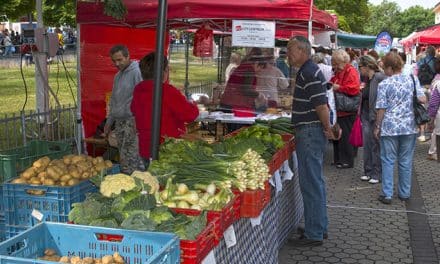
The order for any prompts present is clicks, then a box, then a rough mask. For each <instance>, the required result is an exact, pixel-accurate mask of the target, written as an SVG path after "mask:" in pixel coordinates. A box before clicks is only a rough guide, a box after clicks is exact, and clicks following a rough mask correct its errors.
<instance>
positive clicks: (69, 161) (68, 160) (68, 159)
mask: <svg viewBox="0 0 440 264" xmlns="http://www.w3.org/2000/svg"><path fill="white" fill-rule="evenodd" d="M73 156H74V155H72V154H69V155H66V156H64V157H63V163H64V164H66V165H70V164H72V158H73Z"/></svg>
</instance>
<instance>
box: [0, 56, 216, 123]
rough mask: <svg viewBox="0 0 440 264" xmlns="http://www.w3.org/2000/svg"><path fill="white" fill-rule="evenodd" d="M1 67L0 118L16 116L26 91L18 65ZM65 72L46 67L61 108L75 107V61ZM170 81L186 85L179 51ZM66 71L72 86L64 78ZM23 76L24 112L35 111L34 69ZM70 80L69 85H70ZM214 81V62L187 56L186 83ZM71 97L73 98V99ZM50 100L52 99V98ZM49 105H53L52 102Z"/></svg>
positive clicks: (57, 66) (173, 60)
mask: <svg viewBox="0 0 440 264" xmlns="http://www.w3.org/2000/svg"><path fill="white" fill-rule="evenodd" d="M1 65H2V64H0V98H1V102H2V103H1V104H0V117H1V116H3V114H7V113H18V112H19V111H21V109H22V108H23V104H24V102H25V100H26V89H25V86H24V83H23V78H22V76H21V72H20V67H19V66H10V67H5V66H1ZM65 65H66V70H64V67H63V65H62V64H61V63H57V61H53V62H52V64H50V65H49V67H50V68H49V85H50V87H51V88H52V89H53V91H54V92H55V93H56V94H57V95H58V98H59V101H60V103H61V104H62V105H66V104H74V102H75V101H76V95H77V85H76V61H75V60H71V61H68V62H65ZM170 68H171V72H170V81H171V83H172V84H173V85H175V86H176V87H178V88H183V86H184V82H185V55H184V52H183V51H182V50H181V51H179V52H173V53H172V54H171V62H170ZM66 72H68V73H69V74H70V76H71V78H72V79H73V80H74V83H73V82H72V81H71V80H70V77H69V78H68V77H67V76H66ZM23 74H24V78H25V80H26V84H27V94H28V99H27V103H26V107H25V110H34V109H35V66H34V65H31V66H23ZM68 80H69V81H70V86H69V82H68ZM216 80H217V64H216V62H215V61H213V60H206V59H204V60H203V61H202V60H201V59H200V58H195V57H193V56H192V55H190V58H189V82H190V86H191V85H198V84H200V83H202V82H207V81H216ZM72 94H73V96H72ZM51 98H52V96H51ZM51 100H52V101H51V105H55V102H54V101H53V99H51Z"/></svg>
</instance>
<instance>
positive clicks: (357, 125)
mask: <svg viewBox="0 0 440 264" xmlns="http://www.w3.org/2000/svg"><path fill="white" fill-rule="evenodd" d="M360 110H361V108H360V107H359V108H358V112H357V115H356V119H355V120H354V123H353V127H352V128H351V132H350V137H349V138H348V142H349V143H350V144H351V145H352V146H353V147H362V146H363V145H364V142H363V140H362V122H361V115H360V112H361V111H360Z"/></svg>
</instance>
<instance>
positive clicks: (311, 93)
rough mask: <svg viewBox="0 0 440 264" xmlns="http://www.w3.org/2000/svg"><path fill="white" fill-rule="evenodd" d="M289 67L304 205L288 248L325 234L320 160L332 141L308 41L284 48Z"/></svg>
mask: <svg viewBox="0 0 440 264" xmlns="http://www.w3.org/2000/svg"><path fill="white" fill-rule="evenodd" d="M287 56H288V59H289V64H290V65H292V66H294V67H296V68H298V69H299V70H298V73H297V75H296V85H295V90H294V93H293V103H292V123H293V124H294V126H295V132H296V135H295V140H296V151H297V157H298V172H299V184H300V188H301V193H302V196H303V203H304V222H305V228H304V234H303V235H302V236H301V237H299V238H297V239H290V240H289V245H292V246H296V247H302V246H320V245H322V241H323V238H324V237H326V235H327V225H328V219H327V208H326V192H325V180H324V175H323V168H322V167H323V160H324V152H325V147H326V145H327V138H328V139H333V133H332V130H331V126H330V116H329V109H328V106H327V96H326V87H325V86H326V81H325V78H324V75H323V74H322V72H321V70H320V69H319V67H318V66H317V65H316V64H315V63H313V61H312V60H311V45H310V42H309V41H308V40H307V39H306V38H304V37H302V36H296V37H293V38H292V39H291V40H290V41H289V43H288V45H287Z"/></svg>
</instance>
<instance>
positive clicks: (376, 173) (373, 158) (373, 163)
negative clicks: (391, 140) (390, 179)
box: [362, 119, 382, 180]
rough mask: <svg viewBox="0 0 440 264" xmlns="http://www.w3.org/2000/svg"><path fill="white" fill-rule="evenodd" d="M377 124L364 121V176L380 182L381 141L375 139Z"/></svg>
mask: <svg viewBox="0 0 440 264" xmlns="http://www.w3.org/2000/svg"><path fill="white" fill-rule="evenodd" d="M374 123H375V122H374V121H373V122H371V121H368V120H364V119H362V139H363V141H364V146H363V147H364V175H366V176H369V177H370V178H371V179H375V180H380V179H381V177H382V165H381V164H382V163H381V161H380V145H379V140H377V139H376V138H374V134H373V130H374V125H375V124H374Z"/></svg>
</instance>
